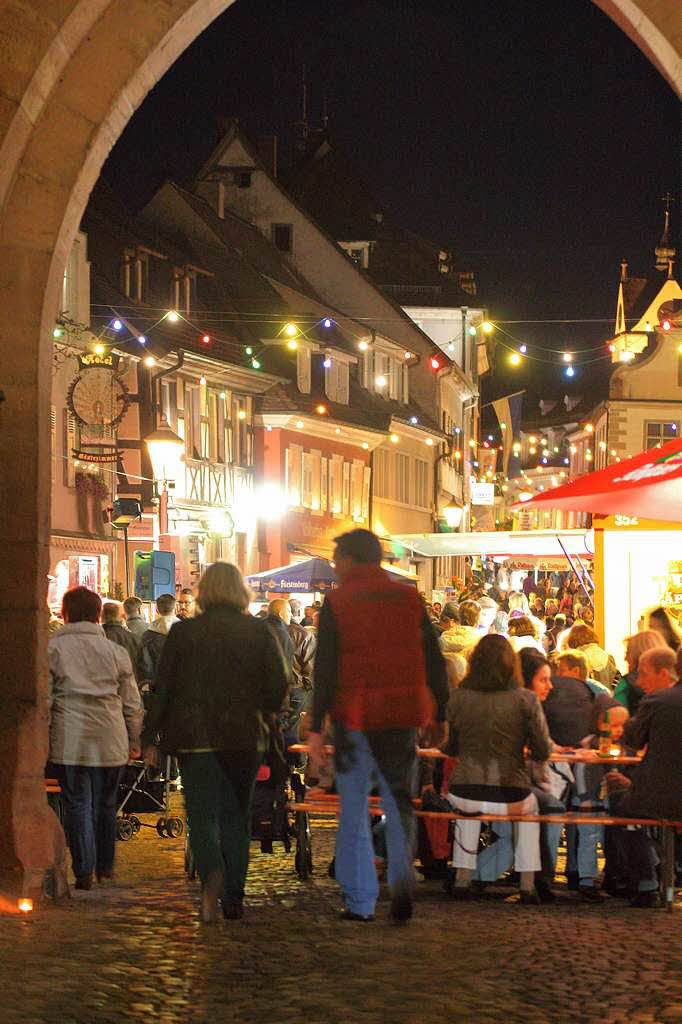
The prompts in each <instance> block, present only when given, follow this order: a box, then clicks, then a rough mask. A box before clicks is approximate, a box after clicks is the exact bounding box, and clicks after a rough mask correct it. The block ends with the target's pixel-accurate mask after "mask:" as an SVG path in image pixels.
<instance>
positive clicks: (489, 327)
mask: <svg viewBox="0 0 682 1024" xmlns="http://www.w3.org/2000/svg"><path fill="white" fill-rule="evenodd" d="M481 330H482V331H483V333H484V334H492V333H493V331H494V330H495V325H494V324H491V322H490V320H484V321H483V323H482V324H481Z"/></svg>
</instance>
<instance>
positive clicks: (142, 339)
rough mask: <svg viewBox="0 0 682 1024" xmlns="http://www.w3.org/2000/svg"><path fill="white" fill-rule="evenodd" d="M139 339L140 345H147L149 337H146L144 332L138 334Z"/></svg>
mask: <svg viewBox="0 0 682 1024" xmlns="http://www.w3.org/2000/svg"><path fill="white" fill-rule="evenodd" d="M137 340H138V341H139V343H140V345H146V344H147V339H146V338H145V336H144V334H140V335H139V336H138V339H137Z"/></svg>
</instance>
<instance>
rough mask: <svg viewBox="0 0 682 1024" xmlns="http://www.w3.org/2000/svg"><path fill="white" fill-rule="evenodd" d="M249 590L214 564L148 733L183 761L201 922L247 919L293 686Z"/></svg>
mask: <svg viewBox="0 0 682 1024" xmlns="http://www.w3.org/2000/svg"><path fill="white" fill-rule="evenodd" d="M250 596H251V595H250V591H249V589H248V587H247V586H246V584H245V583H244V580H243V579H242V575H241V573H240V572H239V569H237V568H236V566H234V565H229V564H228V563H227V562H215V563H214V564H213V565H211V566H209V568H208V569H207V570H206V571H205V573H204V574H203V576H202V577H201V580H200V581H199V589H198V595H197V598H198V604H199V606H200V608H201V614H199V615H196V616H195V617H194V618H188V619H185V620H184V621H180V622H176V623H175V625H174V626H173V627H172V628H171V630H170V632H169V634H168V639H167V640H166V643H165V645H164V648H163V651H162V654H161V660H160V662H159V667H158V673H157V679H156V687H155V692H154V698H153V703H152V706H151V708H150V711H149V714H148V715H147V721H146V723H145V729H144V733H143V743H144V747H145V760H149V761H151V762H152V763H154V762H155V760H156V750H155V747H154V743H155V741H156V740H157V737H158V740H159V743H160V746H161V749H162V750H163V751H164V753H168V754H174V755H176V756H177V758H178V760H179V762H180V772H181V775H182V785H183V789H184V792H185V800H186V804H187V817H188V822H189V828H190V834H191V842H192V852H193V853H194V857H195V859H196V863H197V868H198V870H199V877H200V878H201V885H202V893H201V909H200V915H201V919H202V921H204V922H205V923H207V924H211V923H213V922H214V921H215V920H216V918H217V913H218V901H219V899H220V898H221V897H222V909H223V915H224V917H225V918H227V919H234V918H240V917H242V916H243V913H244V910H243V899H244V883H245V880H246V873H247V869H248V864H249V844H250V839H251V803H252V799H253V788H254V783H255V780H256V774H257V772H258V768H259V765H260V763H261V760H262V756H263V752H264V750H265V749H266V746H267V737H268V730H267V727H266V725H265V723H264V720H263V715H264V714H267V713H271V712H276V711H279V709H280V708H281V706H282V703H283V701H284V698H285V696H286V692H287V687H288V685H289V675H288V670H287V668H286V666H285V664H284V660H283V656H282V651H281V648H280V645H279V643H278V642H277V639H276V637H275V635H274V633H273V632H272V630H271V629H270V627H269V626H268V625H267V623H265V622H263V621H262V620H260V619H255V618H252V617H251V616H250V615H248V614H247V613H248V606H249V600H250Z"/></svg>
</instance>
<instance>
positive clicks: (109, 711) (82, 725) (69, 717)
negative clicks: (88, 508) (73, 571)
mask: <svg viewBox="0 0 682 1024" xmlns="http://www.w3.org/2000/svg"><path fill="white" fill-rule="evenodd" d="M101 610H102V602H101V600H100V598H99V596H98V595H97V594H95V593H94V592H93V591H92V590H88V588H87V587H74V588H73V589H72V590H67V592H66V593H65V594H64V600H63V602H62V615H63V617H64V623H65V625H64V626H63V628H62V629H61V630H60V631H59V632H58V633H55V634H54V635H53V636H52V637H51V638H50V640H49V643H48V662H49V668H50V697H49V710H50V751H49V761H50V767H49V771H50V774H51V775H54V776H55V777H56V778H57V779H58V780H59V783H60V786H61V790H62V799H63V801H64V831H65V832H66V839H67V842H68V844H69V849H70V851H71V860H72V862H73V873H74V875H75V876H76V888H77V889H90V888H91V886H92V877H93V874H95V873H96V874H97V880H98V881H101V880H102V879H106V878H111V877H112V874H113V869H114V849H115V846H116V797H117V792H118V784H119V779H120V776H121V771H122V769H123V766H124V765H125V764H126V763H127V762H128V760H129V759H132V758H137V757H139V756H140V729H141V727H142V716H143V710H142V702H141V700H140V694H139V691H138V689H137V683H136V682H135V676H134V675H133V666H132V664H131V661H130V655H129V654H128V652H127V651H126V650H125V649H124V648H123V647H120V646H119V645H118V644H115V643H113V642H112V641H111V640H107V638H106V636H105V635H104V630H103V629H102V627H101V626H100V625H99V617H100V613H101Z"/></svg>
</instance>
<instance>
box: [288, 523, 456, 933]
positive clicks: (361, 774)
mask: <svg viewBox="0 0 682 1024" xmlns="http://www.w3.org/2000/svg"><path fill="white" fill-rule="evenodd" d="M334 561H335V563H336V575H337V577H338V579H339V581H340V586H339V587H338V589H336V590H334V591H332V592H331V593H330V594H329V595H328V596H327V598H326V600H325V603H324V605H323V607H322V611H321V612H320V621H319V630H318V637H317V656H316V659H315V671H314V690H313V712H312V726H311V733H310V735H309V741H308V742H309V748H310V757H311V761H312V767H313V769H314V767H315V765H316V764H319V762H320V761H321V760H322V758H323V742H324V741H323V735H322V732H323V726H324V720H325V716H326V715H329V717H330V719H331V721H332V723H333V726H334V744H335V749H336V754H335V768H336V785H337V788H338V791H339V795H340V797H341V819H340V822H339V831H338V835H337V839H336V861H335V873H336V878H337V880H338V882H339V884H340V885H341V889H342V891H343V896H344V903H345V907H344V909H343V910H342V912H341V916H342V918H343V919H344V920H347V921H372V920H373V919H374V907H375V904H376V900H377V897H378V894H379V885H378V882H377V877H376V871H375V869H374V852H373V848H372V838H371V833H370V824H369V817H368V814H367V797H368V795H369V792H370V790H371V789H372V788H373V787H374V786H375V785H378V787H379V790H380V793H381V800H382V806H383V809H384V813H385V814H386V843H387V847H388V883H389V887H390V889H391V895H392V902H391V912H390V917H391V920H392V921H393V922H394V923H396V924H400V923H403V922H405V921H407V920H409V918H410V917H411V916H412V886H413V881H414V867H413V857H414V836H415V828H414V809H413V806H412V795H413V792H414V783H415V773H416V766H417V757H416V747H417V730H418V729H421V728H423V727H425V726H427V725H429V726H430V727H431V742H432V743H438V744H440V743H442V742H444V741H445V739H446V735H447V724H446V721H445V718H446V714H445V712H446V706H447V702H448V684H447V675H446V668H445V662H444V659H443V656H442V654H441V651H440V647H439V646H438V641H437V639H436V635H435V633H434V630H433V626H432V625H431V622H430V621H429V618H428V616H427V614H426V609H425V608H424V605H423V603H422V600H421V598H420V597H419V595H418V593H417V591H416V588H414V587H412V586H410V585H408V584H404V583H394V582H393V581H392V580H390V578H389V577H388V575H387V573H385V572H384V571H383V569H382V568H381V565H380V563H381V544H380V543H379V539H378V537H376V536H375V535H374V534H373V533H371V532H370V531H369V530H351V531H350V533H344V534H343V535H342V536H340V537H337V538H336V548H335V550H334Z"/></svg>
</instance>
